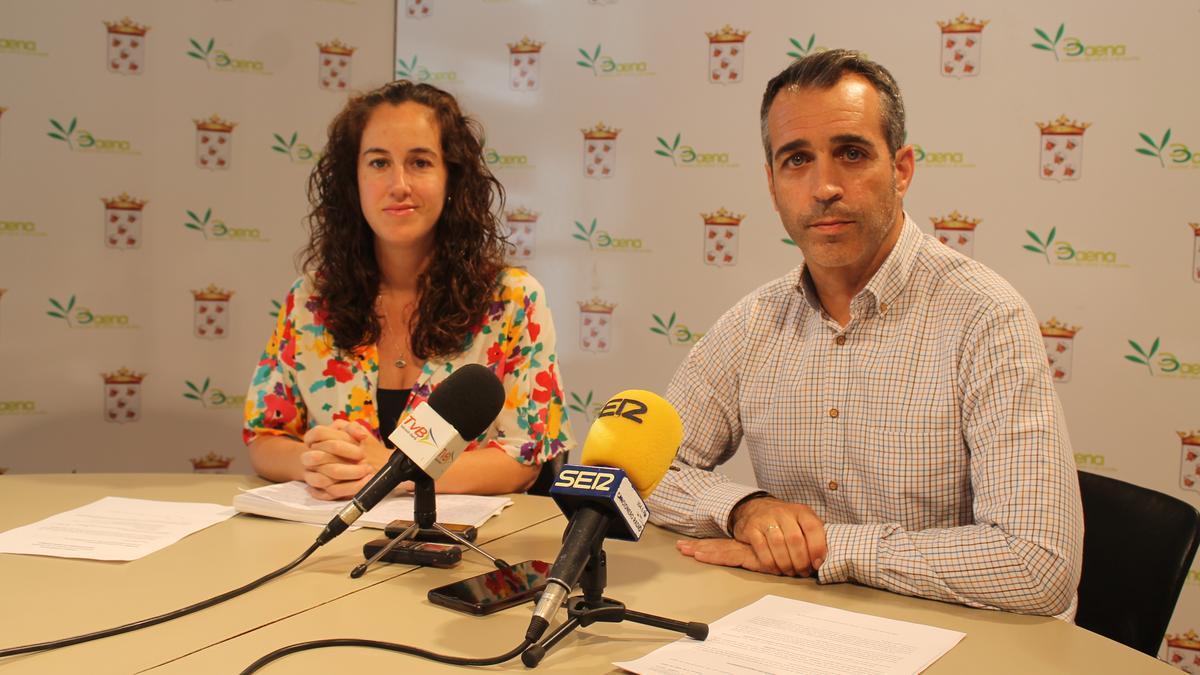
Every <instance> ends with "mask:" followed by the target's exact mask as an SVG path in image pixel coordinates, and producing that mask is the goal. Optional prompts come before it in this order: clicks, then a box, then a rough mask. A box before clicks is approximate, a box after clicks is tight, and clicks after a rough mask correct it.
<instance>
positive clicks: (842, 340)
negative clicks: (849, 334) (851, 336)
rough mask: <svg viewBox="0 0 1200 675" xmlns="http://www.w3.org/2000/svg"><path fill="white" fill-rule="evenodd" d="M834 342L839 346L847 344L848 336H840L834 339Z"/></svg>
mask: <svg viewBox="0 0 1200 675" xmlns="http://www.w3.org/2000/svg"><path fill="white" fill-rule="evenodd" d="M833 341H834V342H836V343H838V344H839V345H844V344H846V336H845V335H839V336H837V337H836V338H834V340H833Z"/></svg>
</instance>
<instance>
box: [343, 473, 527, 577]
mask: <svg viewBox="0 0 1200 675" xmlns="http://www.w3.org/2000/svg"><path fill="white" fill-rule="evenodd" d="M413 484H414V487H413V524H412V525H409V526H408V528H406V529H405V530H404V531H403V532H401V533H400V534H399V535H398V536H396V537H395V538H393V539H392V540H391V541H389V542H388V544H387V546H384V547H383V548H381V549H379V550H378V551H376V553H375V555H373V556H371V557H370V558H369V559H367V561H366V562H364V563H361V564H360V565H359V566H358V567H355V568H354V569H353V570H352V571H351V572H350V577H351V578H352V579H357V578H359V577H361V576H362V575H363V574H364V573H366V571H367V568H368V567H370V566H371V565H373V564H374V563H375V562H376V561H377V560H379V559H380V558H382V557H383V556H385V555H387V554H388V552H389V551H391V550H392V549H394V548H395V547H397V546H399V545H400V542H402V541H406V540H409V539H416V538H417V535H418V534H419V533H420V532H421V530H430V529H433V530H437V531H438V532H441V533H442V534H444V535H446V536H447V537H449V538H450V539H452V540H453V541H455V542H457V543H459V544H462V545H463V546H466V547H467V548H469V549H471V550H472V551H475V552H476V553H478V554H479V555H482V556H483V557H485V558H487V559H488V560H491V561H492V564H493V565H495V566H496V568H497V569H502V570H503V569H508V568H509V567H510V565H509V564H508V563H507V562H505V561H504V560H503V559H502V558H496V557H493V556H492V555H491V554H489V553H488V552H487V551H485V550H483V549H482V548H479V547H478V546H476V545H475V544H473V543H471V542H469V541H467V540H466V539H465V538H464V537H462V536H460V535H459V534H458V533H457V532H454V531H453V530H450V529H448V528H446V527H444V526H442V525H441V524H440V523H438V522H437V493H436V492H435V491H434V488H433V479H432V478H430V477H429V476H421V477H420V478H417V479H416V480H414V481H413Z"/></svg>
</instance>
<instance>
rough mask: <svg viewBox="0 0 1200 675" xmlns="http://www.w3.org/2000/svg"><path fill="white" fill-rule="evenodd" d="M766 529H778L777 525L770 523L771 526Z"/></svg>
mask: <svg viewBox="0 0 1200 675" xmlns="http://www.w3.org/2000/svg"><path fill="white" fill-rule="evenodd" d="M767 529H768V530H778V529H779V526H778V525H776V524H774V523H772V524H770V525H768V526H767Z"/></svg>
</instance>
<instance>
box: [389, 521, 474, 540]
mask: <svg viewBox="0 0 1200 675" xmlns="http://www.w3.org/2000/svg"><path fill="white" fill-rule="evenodd" d="M412 524H413V521H411V520H393V521H392V522H390V523H388V524H387V527H385V528H383V533H384V534H386V535H387V536H388V537H398V536H400V534H401V533H402V532H404V531H405V530H407V529H408V528H409V527H411V526H412ZM438 524H439V525H441V526H442V527H444V528H446V529H447V530H450V531H451V532H453V533H454V534H457V535H458V536H460V537H462V538H463V539H466V540H467V541H475V537H476V536H477V535H478V531H477V530H476V529H475V526H474V525H458V524H455V523H438ZM415 539H416V540H417V541H435V542H439V543H442V544H453V543H455V541H454V540H453V539H451V538H450V537H447V536H446V533H445V532H442V531H440V530H435V529H432V528H429V529H425V528H422V529H420V530H417V536H416V537H415Z"/></svg>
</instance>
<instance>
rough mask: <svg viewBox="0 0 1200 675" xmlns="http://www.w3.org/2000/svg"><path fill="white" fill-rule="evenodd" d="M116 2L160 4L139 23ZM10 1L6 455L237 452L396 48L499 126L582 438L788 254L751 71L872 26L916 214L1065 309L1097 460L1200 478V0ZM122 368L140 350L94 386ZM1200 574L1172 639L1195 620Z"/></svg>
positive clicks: (504, 161) (1039, 303) (1048, 310)
mask: <svg viewBox="0 0 1200 675" xmlns="http://www.w3.org/2000/svg"><path fill="white" fill-rule="evenodd" d="M410 9H411V10H412V13H411V14H410V13H409V10H410ZM963 13H965V14H966V16H964V17H962V18H963V20H962V21H956V18H957V17H959V16H960V14H963ZM127 16H128V17H129V18H130V20H131V22H132V23H133V24H138V25H140V26H148V27H149V30H148V31H146V32H145V33H144V34H142V35H141V36H140V38H141V39H140V41H139V43H140V44H139V45H137V46H134V45H133V42H134V39H135V38H136V37H138V36H137V35H136V33H137V31H138V29H139V26H128V27H122V26H121V25H120V23H121V20H122V19H123V18H125V17H127ZM105 22H109V23H112V24H114V26H113V27H111V28H110V27H108V26H106V24H105ZM960 24H961V25H960ZM393 26H394V28H395V33H394V34H393V30H392V28H393ZM0 27H2V28H0V73H2V75H3V83H4V84H3V88H2V89H0V191H2V196H0V288H2V289H4V291H3V292H0V373H3V374H2V375H0V467H3V468H4V469H7V470H9V471H12V472H21V473H30V472H46V471H71V470H78V471H188V470H193V469H194V468H196V467H199V469H200V470H229V471H240V472H246V471H249V466H248V463H247V461H246V456H245V452H244V450H243V448H242V446H241V443H240V439H239V437H238V429H239V421H240V406H241V402H242V401H241V398H240V397H241V396H243V394H244V391H245V387H246V383H247V381H248V378H249V374H250V371H251V368H252V366H253V363H254V361H255V359H256V358H257V357H258V354H259V352H260V350H261V348H262V345H263V343H264V341H265V340H266V338H267V336H268V334H269V332H270V329H271V322H272V317H271V316H270V314H271V312H273V311H274V306H273V303H274V302H278V301H279V299H281V298H282V295H283V293H284V291H285V290H286V288H287V285H288V284H289V283H290V281H291V279H292V278H293V276H294V274H295V270H294V266H293V256H294V253H295V252H296V250H297V248H298V247H299V245H300V244H301V242H302V240H303V229H302V227H301V224H300V223H301V218H302V216H303V214H304V213H305V211H306V202H305V199H304V181H305V178H306V176H307V174H308V172H309V170H310V169H311V167H312V160H313V155H314V153H317V152H319V151H320V148H321V146H322V145H323V143H324V129H325V125H326V124H327V123H328V120H329V119H330V118H331V117H332V115H333V113H334V112H335V111H336V110H337V109H339V107H340V106H341V105H342V103H343V101H344V94H343V92H344V91H345V90H346V89H352V90H362V89H367V88H370V87H373V86H376V85H378V84H381V83H383V82H384V81H386V80H387V79H390V78H391V77H410V78H412V79H417V80H422V81H427V82H430V83H432V84H436V85H439V86H443V87H444V88H446V89H448V90H449V91H451V92H453V93H454V94H456V95H457V96H459V98H460V100H461V101H462V103H463V105H464V107H465V108H466V109H467V111H468V112H470V113H472V114H473V115H475V116H476V117H478V118H479V119H480V120H481V121H482V122H483V123H484V125H485V127H486V128H487V131H488V139H487V146H488V149H489V162H490V163H491V164H492V166H493V169H494V170H495V171H496V174H497V176H498V177H499V178H500V179H501V181H502V182H503V183H504V184H505V186H506V187H507V188H508V191H509V202H508V204H509V209H508V210H509V211H510V212H512V213H513V215H512V216H511V217H510V218H509V219H510V221H511V226H512V228H513V230H514V240H516V241H517V242H518V243H519V244H520V247H519V248H520V250H519V254H520V256H521V259H520V260H519V261H518V262H520V264H524V265H526V266H527V267H528V268H529V269H530V270H531V271H532V272H533V273H534V274H535V275H536V276H537V277H538V278H539V279H540V280H541V281H542V282H543V284H544V285H545V286H546V288H547V292H548V297H549V301H550V305H551V307H552V309H553V311H554V313H555V318H556V323H557V326H558V335H559V353H560V356H561V359H562V372H563V374H564V379H565V382H564V384H565V387H566V389H567V391H568V398H569V399H571V402H572V404H573V408H574V409H573V410H572V415H573V418H572V419H573V423H574V425H575V430H576V433H577V434H578V435H580V436H581V437H582V435H583V434H584V433H586V430H587V426H588V424H589V423H590V421H591V418H592V416H593V415H594V413H595V406H596V405H597V404H598V403H601V402H603V401H604V400H605V399H606V398H607V397H608V396H609V395H610V394H612V393H614V392H615V391H618V390H620V389H625V388H630V387H643V388H648V389H652V390H658V391H662V390H663V389H665V386H666V383H667V381H668V380H669V378H670V376H671V373H672V372H673V371H674V369H675V367H676V366H677V365H678V363H679V361H680V360H681V359H682V357H683V355H684V354H685V353H686V350H687V348H688V346H689V345H690V344H692V343H694V341H695V340H696V339H698V337H699V336H700V335H702V334H703V333H704V331H705V330H707V327H708V326H709V325H710V324H711V323H712V322H713V321H714V320H715V319H716V318H717V317H718V316H719V315H720V313H721V312H722V311H723V310H724V309H726V308H727V307H729V306H730V305H732V304H733V303H734V302H736V301H737V299H738V298H740V297H742V296H743V295H744V294H745V293H747V292H749V291H750V290H752V289H753V288H755V287H756V286H758V285H760V284H761V283H763V282H765V281H767V280H769V279H772V278H774V277H776V276H779V275H781V274H783V273H784V272H786V271H787V270H788V269H790V268H791V267H792V266H794V265H796V264H797V263H798V262H799V254H798V251H797V250H796V248H795V247H793V246H790V245H789V244H788V243H786V242H785V241H784V238H785V237H786V234H785V233H784V232H783V229H782V228H781V227H780V225H779V223H778V218H777V216H776V214H775V213H774V211H773V210H772V208H771V205H770V201H769V198H768V195H767V192H766V189H765V178H764V173H763V169H762V150H761V143H760V140H759V135H758V123H757V114H758V104H759V99H760V96H761V92H762V88H763V86H764V84H765V82H766V80H767V79H769V78H770V77H771V76H772V75H774V74H775V73H776V72H778V71H779V70H780V69H782V68H783V67H784V66H785V65H786V64H787V63H788V62H789V60H790V59H792V58H794V57H795V56H796V55H799V54H803V53H808V52H811V51H816V50H820V49H826V48H832V47H849V48H855V49H859V50H862V51H864V52H866V53H867V54H868V55H869V56H870V57H872V58H874V59H876V60H878V61H879V62H881V63H883V64H884V65H886V66H887V67H888V68H889V69H890V70H891V71H892V72H893V73H894V74H895V75H896V77H897V79H898V80H899V82H900V84H901V86H902V88H903V90H904V94H905V100H906V104H907V107H908V114H909V140H910V141H911V142H912V143H914V144H916V145H917V146H918V163H917V174H916V179H915V182H914V185H913V187H912V190H911V191H910V193H909V197H908V199H907V200H906V207H907V209H908V211H909V213H910V214H911V215H912V217H913V218H914V220H916V221H917V222H918V223H919V224H921V225H922V226H923V227H924V228H925V229H926V231H929V232H934V231H935V230H934V222H935V221H937V222H939V223H940V225H941V228H944V229H939V230H938V232H937V233H938V234H940V235H943V236H945V237H946V241H947V243H948V244H949V245H954V246H957V247H959V248H961V249H962V250H964V251H966V252H968V253H969V254H970V255H972V256H973V257H975V258H977V259H978V260H980V261H982V262H984V263H985V264H987V265H989V266H991V267H992V268H994V269H996V270H997V271H999V272H1000V273H1001V274H1002V275H1004V276H1005V277H1006V278H1008V279H1009V280H1010V281H1011V282H1012V283H1013V284H1014V285H1015V286H1016V287H1017V288H1018V290H1020V291H1021V292H1022V293H1024V294H1025V296H1026V297H1027V298H1028V300H1029V302H1030V304H1031V305H1032V306H1033V308H1034V311H1035V312H1036V313H1037V315H1038V318H1039V320H1040V321H1042V322H1043V323H1044V324H1046V326H1045V328H1046V331H1045V332H1046V333H1047V349H1048V358H1052V359H1053V360H1054V367H1055V370H1056V371H1058V372H1060V373H1061V375H1060V378H1059V384H1058V385H1057V386H1058V391H1059V395H1060V396H1061V398H1062V400H1063V404H1064V406H1065V409H1066V412H1067V417H1068V422H1069V425H1070V431H1071V437H1072V441H1073V443H1074V446H1075V451H1076V459H1077V462H1078V464H1079V466H1080V468H1082V469H1086V470H1091V471H1098V472H1104V473H1106V474H1108V475H1112V476H1115V477H1118V478H1120V479H1122V480H1127V481H1130V482H1134V483H1138V484H1141V485H1146V486H1148V487H1152V488H1154V489H1157V490H1161V491H1163V492H1166V493H1168V494H1172V495H1175V496H1177V497H1180V498H1182V499H1185V500H1187V501H1190V502H1191V503H1193V504H1200V474H1197V466H1196V463H1195V460H1196V456H1195V455H1193V454H1189V449H1191V450H1195V451H1196V452H1197V453H1200V234H1198V232H1200V226H1197V225H1192V223H1200V210H1198V208H1197V203H1196V197H1195V195H1196V194H1197V186H1198V185H1200V121H1198V120H1197V117H1196V114H1195V111H1196V110H1197V109H1198V107H1200V94H1198V92H1197V89H1196V87H1195V86H1194V82H1195V75H1194V72H1193V71H1194V64H1195V63H1197V62H1198V60H1200V58H1198V57H1200V54H1198V48H1197V45H1196V42H1195V40H1193V39H1192V38H1193V36H1194V35H1196V34H1197V29H1198V28H1200V5H1197V3H1196V2H1194V1H1188V2H1183V1H1176V2H1168V3H1161V4H1158V5H1156V6H1155V8H1154V9H1153V11H1151V10H1150V9H1146V8H1143V7H1141V6H1134V5H1121V6H1114V7H1106V8H1105V9H1103V10H1100V9H1097V7H1096V6H1095V4H1094V3H1085V2H1067V1H1059V2H1051V3H1045V2H1042V3H1036V4H1035V3H1031V2H1023V3H1009V4H1006V5H1003V6H994V5H984V4H982V3H977V4H976V5H974V6H971V5H967V6H964V5H961V4H952V3H945V2H923V3H919V4H918V5H917V6H913V5H912V4H911V3H910V4H909V5H898V4H896V3H886V2H882V1H878V0H872V1H867V2H861V3H854V4H852V5H845V6H827V5H819V6H817V5H801V4H798V3H784V2H757V3H740V4H731V3H718V2H709V1H703V2H702V1H699V0H693V1H685V0H659V1H657V2H649V1H635V0H613V1H609V2H597V1H593V2H586V1H585V0H569V1H568V0H563V1H557V2H548V1H542V2H535V1H519V0H421V1H420V2H418V1H417V0H399V1H398V2H397V3H396V4H395V6H393V4H392V2H390V1H389V0H373V1H368V0H358V1H355V0H304V1H295V2H292V1H287V0H193V1H190V2H173V3H169V6H168V3H155V2H150V1H149V0H105V1H103V2H82V1H80V0H74V1H71V0H52V1H40V2H39V1H34V0H10V1H9V2H7V3H5V4H4V5H3V6H0ZM726 28H727V30H723V29H726ZM110 30H112V31H115V32H110ZM944 31H945V32H944ZM709 34H712V35H711V36H710V35H709ZM393 38H394V39H395V42H394V44H393ZM335 40H337V41H339V42H340V43H341V45H344V46H350V47H353V53H352V54H347V53H345V52H347V51H349V50H346V49H339V47H338V45H335V44H333V43H334V41H335ZM114 42H115V43H116V44H115V45H114ZM318 44H322V45H325V46H326V51H324V52H322V51H321V47H319V46H318ZM122 52H124V53H125V55H124V56H122ZM342 60H346V61H347V64H346V66H341V61H342ZM327 61H328V63H327ZM114 63H115V65H114ZM130 63H136V64H138V67H137V68H136V69H131V68H130V67H129V65H128V64H130ZM389 64H390V65H389ZM339 68H341V70H339ZM347 68H348V69H349V73H347V70H346V69H347ZM334 71H337V72H336V73H335V72H334ZM714 73H715V75H714ZM339 83H344V84H345V86H344V87H342V86H340V85H339ZM214 115H215V116H216V118H217V119H212V118H213V116H214ZM72 120H74V127H73V128H72ZM228 123H232V124H233V126H232V131H225V129H227V128H228V127H229V124H228ZM198 124H202V125H203V126H204V127H205V128H203V129H198V126H197V125H198ZM60 127H61V128H60ZM51 134H53V135H56V136H60V137H62V138H61V139H60V138H56V137H54V136H52V135H51ZM206 137H207V138H206ZM221 138H224V139H225V143H221V142H220V140H221ZM230 148H231V149H232V150H230ZM1085 150H1086V152H1085ZM201 158H210V159H211V160H212V163H213V167H216V164H217V160H218V159H225V161H226V163H225V165H224V166H223V167H220V168H210V167H209V166H206V165H203V164H202V163H201V161H200V160H201ZM589 167H590V168H591V169H592V172H591V174H590V175H589V174H588V172H587V168H589ZM122 195H127V197H128V199H127V200H122V199H121V197H122ZM105 200H107V201H105ZM138 202H143V204H142V205H141V208H140V209H138V208H137V207H138ZM123 207H124V208H123ZM521 209H524V212H523V213H518V211H520V210H521ZM113 216H117V220H116V221H113V219H112V218H113ZM129 216H133V220H132V221H130V220H129ZM121 227H124V230H125V231H124V232H120V231H118V230H119V229H120V228H121ZM955 227H957V228H960V229H954V228H955ZM135 230H136V232H137V234H138V235H140V236H133V239H134V241H133V242H132V243H130V242H129V241H128V238H129V237H130V233H131V232H133V231H135ZM122 237H124V238H125V240H124V243H122V241H123V240H122ZM114 239H115V241H113V240H114ZM718 244H721V246H720V248H719V249H718ZM710 255H711V256H712V258H711V260H710V259H709V256H710ZM722 263H724V264H722ZM210 285H211V286H212V288H211V289H210V288H209V287H210ZM197 293H199V294H200V296H201V297H200V298H199V299H197V297H196V295H197ZM223 296H228V298H227V299H222V298H223ZM72 297H73V298H74V300H75V304H74V305H73V306H72V305H71V304H70V300H71V298H72ZM201 308H204V311H203V312H201V311H200V310H201ZM218 309H223V310H224V311H217V310H218ZM55 314H56V315H59V316H54V315H55ZM210 317H212V318H213V321H212V322H211V323H210V322H209V318H210ZM1052 319H1055V320H1057V321H1058V325H1057V326H1055V325H1051V320H1052ZM209 327H212V328H213V329H214V330H213V331H212V332H207V329H208V328H209ZM216 327H221V328H223V332H222V333H221V335H220V336H219V337H215V335H216V331H215V328H216ZM200 328H205V329H206V334H205V335H204V336H201V335H200V330H199V329H200ZM1076 329H1077V330H1076ZM593 331H594V333H595V334H593ZM122 368H125V369H127V370H128V371H132V373H133V374H135V375H144V379H142V380H141V381H140V382H135V381H123V382H113V383H111V384H106V382H105V378H104V377H103V375H105V374H108V375H113V374H117V375H118V377H117V378H109V379H120V377H119V373H120V370H121V369H122ZM125 379H126V380H136V378H132V377H131V378H125ZM189 383H190V384H189ZM206 383H207V388H206V387H205V384H206ZM113 391H115V392H116V393H115V394H112V392H113ZM130 392H132V393H130ZM122 404H123V405H122ZM130 410H135V413H134V414H133V415H132V416H130V415H129V411H130ZM112 413H116V415H117V417H118V418H122V417H123V418H124V419H128V420H132V421H130V422H126V423H120V424H118V423H115V420H112V419H111V414H112ZM1189 434H1190V435H1191V436H1193V438H1190V439H1185V438H1183V437H1184V436H1188V435H1189ZM1187 440H1190V441H1191V442H1192V443H1193V444H1194V445H1191V446H1189V445H1188V443H1187V442H1185V441H1187ZM210 453H211V454H212V455H215V459H216V461H213V462H205V461H202V460H204V458H205V457H206V456H207V455H209V454H210ZM193 460H196V461H195V462H193ZM730 471H731V473H733V474H735V475H737V476H739V477H742V478H743V479H746V480H750V478H748V477H747V472H746V468H745V465H744V463H743V464H738V465H735V466H734V467H733V468H732V469H731V470H730ZM1193 477H1195V478H1193ZM1134 559H1136V556H1134ZM1193 577H1194V578H1193V580H1192V581H1190V582H1189V584H1188V585H1187V587H1186V588H1185V589H1184V593H1183V596H1182V597H1181V600H1180V606H1179V610H1178V611H1177V614H1176V618H1175V621H1174V622H1173V623H1172V627H1171V629H1172V632H1173V633H1176V634H1181V633H1185V632H1187V631H1189V630H1192V629H1200V573H1196V572H1193ZM1176 653H1177V654H1179V655H1180V656H1181V658H1183V657H1185V656H1186V661H1187V662H1191V660H1192V658H1193V657H1194V656H1195V655H1196V653H1195V652H1191V651H1187V650H1183V649H1174V650H1173V651H1172V655H1174V654H1176Z"/></svg>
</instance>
